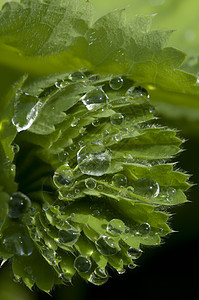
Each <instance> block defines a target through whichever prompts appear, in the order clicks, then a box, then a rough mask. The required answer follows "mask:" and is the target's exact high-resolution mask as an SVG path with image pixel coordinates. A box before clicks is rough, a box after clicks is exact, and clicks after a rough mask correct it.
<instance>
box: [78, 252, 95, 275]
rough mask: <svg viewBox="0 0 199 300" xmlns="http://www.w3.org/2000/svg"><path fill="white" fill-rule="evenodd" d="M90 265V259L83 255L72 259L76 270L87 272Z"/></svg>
mask: <svg viewBox="0 0 199 300" xmlns="http://www.w3.org/2000/svg"><path fill="white" fill-rule="evenodd" d="M91 266H92V263H91V261H90V259H88V258H87V257H85V256H83V255H80V256H78V257H76V259H75V261H74V268H75V269H76V270H77V271H78V272H83V273H87V272H88V271H89V270H90V268H91Z"/></svg>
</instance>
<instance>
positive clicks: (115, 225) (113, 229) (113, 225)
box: [106, 219, 125, 236]
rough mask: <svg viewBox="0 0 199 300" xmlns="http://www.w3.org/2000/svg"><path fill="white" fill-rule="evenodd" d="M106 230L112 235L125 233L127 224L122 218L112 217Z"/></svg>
mask: <svg viewBox="0 0 199 300" xmlns="http://www.w3.org/2000/svg"><path fill="white" fill-rule="evenodd" d="M106 230H107V232H108V233H110V234H111V235H113V236H118V235H120V234H122V233H124V231H125V224H124V222H122V220H120V219H112V220H111V221H110V222H108V225H107V229H106Z"/></svg>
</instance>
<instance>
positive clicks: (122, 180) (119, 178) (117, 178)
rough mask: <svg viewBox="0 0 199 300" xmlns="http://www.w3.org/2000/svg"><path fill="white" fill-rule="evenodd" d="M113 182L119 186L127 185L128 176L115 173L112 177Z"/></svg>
mask: <svg viewBox="0 0 199 300" xmlns="http://www.w3.org/2000/svg"><path fill="white" fill-rule="evenodd" d="M112 181H113V184H114V185H115V186H117V187H120V186H126V185H127V177H126V176H125V175H123V174H120V173H118V174H115V175H114V176H113V178H112Z"/></svg>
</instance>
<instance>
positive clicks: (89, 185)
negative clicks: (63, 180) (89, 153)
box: [85, 178, 96, 190]
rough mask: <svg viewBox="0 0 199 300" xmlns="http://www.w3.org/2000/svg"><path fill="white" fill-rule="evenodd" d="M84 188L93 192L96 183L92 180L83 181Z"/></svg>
mask: <svg viewBox="0 0 199 300" xmlns="http://www.w3.org/2000/svg"><path fill="white" fill-rule="evenodd" d="M85 186H86V187H87V189H89V190H94V189H95V188H96V181H95V179H94V178H87V179H86V180H85Z"/></svg>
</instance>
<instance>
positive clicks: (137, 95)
mask: <svg viewBox="0 0 199 300" xmlns="http://www.w3.org/2000/svg"><path fill="white" fill-rule="evenodd" d="M126 97H127V98H129V99H134V100H140V99H141V100H146V99H148V98H149V94H148V92H147V90H146V89H145V88H143V87H141V86H132V87H130V88H129V89H128V90H127V92H126Z"/></svg>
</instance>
